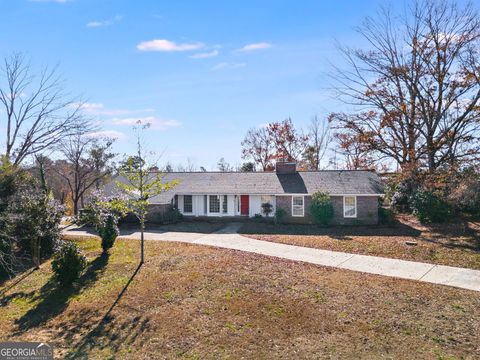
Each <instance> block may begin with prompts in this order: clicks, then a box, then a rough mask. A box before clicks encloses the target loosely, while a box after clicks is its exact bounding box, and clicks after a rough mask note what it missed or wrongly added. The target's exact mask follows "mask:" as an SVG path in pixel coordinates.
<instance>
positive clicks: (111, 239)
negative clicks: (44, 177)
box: [98, 214, 120, 252]
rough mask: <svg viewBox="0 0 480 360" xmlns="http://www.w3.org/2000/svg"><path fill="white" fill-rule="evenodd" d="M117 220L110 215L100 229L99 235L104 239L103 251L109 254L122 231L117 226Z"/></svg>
mask: <svg viewBox="0 0 480 360" xmlns="http://www.w3.org/2000/svg"><path fill="white" fill-rule="evenodd" d="M117 222H118V221H117V218H116V217H115V216H114V215H112V214H110V215H108V216H107V218H106V219H105V222H104V223H103V224H102V226H101V227H100V228H99V229H98V234H99V235H100V237H101V238H102V249H103V252H107V251H108V249H110V248H111V247H112V246H113V244H114V243H115V239H116V238H117V236H118V235H119V234H120V230H119V229H118V226H117Z"/></svg>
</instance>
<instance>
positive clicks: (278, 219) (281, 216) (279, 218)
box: [275, 208, 287, 224]
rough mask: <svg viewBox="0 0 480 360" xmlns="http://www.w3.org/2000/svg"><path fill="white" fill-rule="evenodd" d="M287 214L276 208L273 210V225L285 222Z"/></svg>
mask: <svg viewBox="0 0 480 360" xmlns="http://www.w3.org/2000/svg"><path fill="white" fill-rule="evenodd" d="M286 215H287V212H286V211H285V210H284V209H282V208H277V210H275V224H282V223H283V222H284V220H285V216H286Z"/></svg>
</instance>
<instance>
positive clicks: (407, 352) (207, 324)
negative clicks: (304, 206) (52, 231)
mask: <svg viewBox="0 0 480 360" xmlns="http://www.w3.org/2000/svg"><path fill="white" fill-rule="evenodd" d="M75 241H77V242H78V243H79V245H80V246H81V247H82V248H83V249H84V251H86V253H87V255H88V258H89V266H88V268H87V270H86V273H85V274H84V275H83V276H82V278H81V279H80V282H79V283H78V284H77V285H75V287H74V288H72V289H70V290H68V291H63V290H60V289H58V288H57V287H56V284H55V282H53V281H52V272H51V270H50V264H49V263H44V264H43V265H42V267H41V269H40V270H39V271H35V272H31V273H25V274H23V275H22V274H20V275H19V276H18V277H17V278H15V279H13V280H11V281H9V282H7V283H5V284H3V286H2V287H0V333H1V334H2V336H1V338H2V340H3V341H19V340H23V341H27V340H31V341H46V342H51V343H53V344H54V346H55V349H56V350H55V351H56V353H55V354H56V356H57V357H58V358H64V357H66V358H85V359H86V358H89V359H108V358H113V357H115V358H120V359H123V358H128V359H150V358H168V359H203V358H211V359H218V358H257V359H262V358H269V359H272V358H335V359H336V358H368V359H371V358H392V359H398V358H412V359H413V358H435V359H442V358H472V359H473V358H478V357H480V348H479V346H478V334H479V333H480V296H479V294H478V293H476V292H472V291H468V290H460V289H455V288H450V287H444V286H437V285H432V284H426V283H420V282H413V281H406V280H398V279H392V278H386V277H380V276H374V275H366V274H361V273H356V272H350V271H345V270H335V269H330V268H325V267H319V266H315V265H310V264H304V263H296V262H291V261H286V260H279V259H276V258H269V257H264V256H260V255H253V254H247V253H242V252H235V251H231V250H222V249H215V248H210V247H205V246H196V245H191V244H181V243H165V242H155V241H147V242H146V246H147V247H146V251H147V252H146V263H145V265H144V266H143V267H142V268H141V269H140V270H139V271H138V272H137V273H136V274H135V276H134V277H133V278H132V275H133V274H134V273H135V269H136V261H137V257H138V253H137V251H138V242H137V241H135V240H119V241H117V242H116V244H115V246H114V248H113V249H112V254H111V255H110V256H109V257H102V256H100V254H101V251H100V246H99V240H98V239H96V238H93V237H91V238H82V239H76V240H75ZM129 282H130V283H129ZM127 284H128V287H126V285H127ZM122 290H124V291H123V293H122ZM120 294H121V296H119V295H120Z"/></svg>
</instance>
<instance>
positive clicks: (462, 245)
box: [240, 216, 480, 269]
mask: <svg viewBox="0 0 480 360" xmlns="http://www.w3.org/2000/svg"><path fill="white" fill-rule="evenodd" d="M240 233H242V234H244V235H246V236H248V237H252V238H255V239H259V240H265V241H272V242H278V243H283V244H291V245H298V246H306V247H312V248H318V249H326V250H333V251H344V252H348V253H355V254H364V255H374V256H383V257H391V258H396V259H404V260H412V261H421V262H427V263H433V264H442V265H450V266H458V267H465V268H471V269H480V221H457V222H454V223H449V224H441V225H429V226H426V225H421V224H419V223H418V221H416V220H415V219H414V218H412V217H409V216H403V217H400V219H399V223H398V224H396V225H392V226H332V227H321V226H317V225H273V224H264V223H253V222H250V223H245V224H244V225H243V226H242V228H241V229H240ZM407 242H413V243H416V245H412V244H410V245H409V244H407Z"/></svg>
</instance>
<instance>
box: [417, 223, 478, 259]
mask: <svg viewBox="0 0 480 360" xmlns="http://www.w3.org/2000/svg"><path fill="white" fill-rule="evenodd" d="M422 240H423V241H427V242H430V243H435V244H441V245H443V246H445V247H447V248H451V249H465V250H470V251H474V252H478V253H480V223H476V222H472V221H469V220H468V219H457V220H456V221H455V222H452V223H446V224H434V225H430V226H429V232H428V235H425V236H423V237H422Z"/></svg>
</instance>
